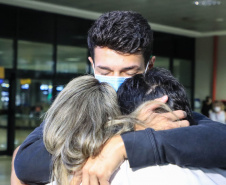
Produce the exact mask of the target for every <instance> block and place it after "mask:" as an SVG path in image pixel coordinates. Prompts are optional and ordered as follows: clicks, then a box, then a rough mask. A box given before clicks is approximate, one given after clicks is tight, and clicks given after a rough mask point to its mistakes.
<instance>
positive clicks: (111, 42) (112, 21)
mask: <svg viewBox="0 0 226 185" xmlns="http://www.w3.org/2000/svg"><path fill="white" fill-rule="evenodd" d="M152 40H153V33H152V30H151V27H150V25H149V24H148V22H147V20H146V19H145V18H143V17H142V15H141V14H139V13H136V12H132V11H112V12H107V13H104V14H102V15H101V16H100V17H99V18H98V19H97V20H96V21H95V22H94V24H93V25H92V27H91V28H90V30H89V32H88V38H87V42H88V48H89V52H90V54H91V57H92V58H93V60H94V48H95V47H96V46H100V47H108V48H109V49H112V50H115V51H117V52H120V53H124V54H126V53H129V54H135V53H142V55H143V57H144V61H145V64H146V63H147V62H148V61H149V59H150V56H151V52H152Z"/></svg>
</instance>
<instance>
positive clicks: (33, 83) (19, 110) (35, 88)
mask: <svg viewBox="0 0 226 185" xmlns="http://www.w3.org/2000/svg"><path fill="white" fill-rule="evenodd" d="M52 88H53V86H52V82H51V80H36V79H18V80H17V89H16V121H15V122H16V136H15V147H17V146H18V145H20V144H21V143H22V142H23V141H24V139H25V138H26V137H27V135H28V134H29V133H30V132H31V131H33V130H34V128H35V127H37V126H39V125H40V124H41V122H42V118H41V116H42V115H43V114H44V112H46V111H47V109H48V108H49V106H50V104H51V100H52Z"/></svg>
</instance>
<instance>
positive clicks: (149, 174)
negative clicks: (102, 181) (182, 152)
mask: <svg viewBox="0 0 226 185" xmlns="http://www.w3.org/2000/svg"><path fill="white" fill-rule="evenodd" d="M114 175H115V176H113V177H112V181H111V185H202V184H203V185H226V170H222V169H218V168H211V169H206V168H194V167H189V168H182V167H179V166H176V165H173V164H168V165H163V166H150V167H145V168H133V169H132V168H130V167H129V163H128V161H125V162H124V163H123V164H122V165H121V166H120V169H119V170H118V171H117V172H116V174H114Z"/></svg>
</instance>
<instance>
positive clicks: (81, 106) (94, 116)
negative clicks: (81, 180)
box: [43, 76, 152, 185]
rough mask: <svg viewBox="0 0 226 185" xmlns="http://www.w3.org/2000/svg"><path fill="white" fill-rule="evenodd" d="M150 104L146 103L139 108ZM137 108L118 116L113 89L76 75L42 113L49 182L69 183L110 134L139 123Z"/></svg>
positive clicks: (112, 134) (93, 79) (90, 77)
mask: <svg viewBox="0 0 226 185" xmlns="http://www.w3.org/2000/svg"><path fill="white" fill-rule="evenodd" d="M149 103H150V104H152V102H147V103H145V104H144V105H142V107H141V108H140V109H142V108H143V107H145V106H148V105H149ZM140 109H137V111H135V112H134V113H133V114H131V116H130V117H128V116H127V117H122V116H121V117H120V115H121V112H120V109H119V106H118V103H117V95H116V92H115V90H114V89H113V88H112V87H111V86H110V85H108V84H107V83H100V82H99V81H98V80H97V79H95V78H94V77H92V76H83V77H78V78H75V79H74V80H72V81H71V82H69V83H68V85H67V86H66V87H65V88H64V89H63V91H62V92H61V93H60V94H59V95H58V96H57V98H56V99H55V101H54V102H53V104H52V105H51V107H50V108H49V110H48V111H47V113H46V116H45V126H44V137H43V138H44V143H45V146H46V149H47V151H48V152H49V153H50V154H52V164H53V165H52V179H51V180H52V181H55V183H57V184H62V185H66V184H69V182H70V180H71V177H72V176H73V174H74V173H79V171H80V170H81V168H82V167H83V165H84V163H85V162H86V160H87V159H88V158H89V157H95V156H96V155H98V154H99V152H100V150H101V147H102V146H103V144H104V143H105V142H106V141H107V140H108V139H110V138H111V137H112V136H114V135H117V134H121V133H123V132H126V131H132V130H133V129H134V126H135V123H138V124H140V125H142V123H140V121H138V120H137V119H136V118H135V117H137V115H138V113H139V111H140Z"/></svg>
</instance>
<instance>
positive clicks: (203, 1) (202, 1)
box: [193, 0, 221, 6]
mask: <svg viewBox="0 0 226 185" xmlns="http://www.w3.org/2000/svg"><path fill="white" fill-rule="evenodd" d="M193 3H194V4H195V5H196V6H214V5H220V4H221V1H218V0H196V1H194V2H193Z"/></svg>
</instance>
